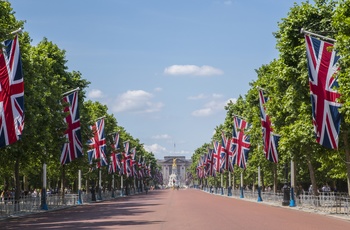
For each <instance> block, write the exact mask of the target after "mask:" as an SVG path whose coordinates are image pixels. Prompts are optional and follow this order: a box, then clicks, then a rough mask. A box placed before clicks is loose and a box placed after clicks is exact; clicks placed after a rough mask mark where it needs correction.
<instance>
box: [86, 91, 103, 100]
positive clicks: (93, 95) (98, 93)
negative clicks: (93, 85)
mask: <svg viewBox="0 0 350 230" xmlns="http://www.w3.org/2000/svg"><path fill="white" fill-rule="evenodd" d="M87 96H88V98H91V99H97V98H103V97H104V95H103V93H102V91H101V90H99V89H92V90H90V91H89V92H88V95H87Z"/></svg>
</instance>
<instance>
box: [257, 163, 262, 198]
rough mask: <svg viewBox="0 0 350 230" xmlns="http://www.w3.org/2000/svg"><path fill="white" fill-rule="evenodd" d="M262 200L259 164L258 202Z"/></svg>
mask: <svg viewBox="0 0 350 230" xmlns="http://www.w3.org/2000/svg"><path fill="white" fill-rule="evenodd" d="M261 201H263V200H262V198H261V177H260V166H258V202H261Z"/></svg>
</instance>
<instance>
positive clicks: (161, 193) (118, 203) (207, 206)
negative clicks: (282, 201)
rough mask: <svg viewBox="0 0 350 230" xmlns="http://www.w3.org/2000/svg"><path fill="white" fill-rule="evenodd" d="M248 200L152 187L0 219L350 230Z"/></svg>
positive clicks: (2, 224) (26, 223) (146, 229)
mask: <svg viewBox="0 0 350 230" xmlns="http://www.w3.org/2000/svg"><path fill="white" fill-rule="evenodd" d="M247 201H248V200H245V199H238V198H234V199H232V198H229V197H227V196H216V195H213V194H209V193H206V192H202V191H200V190H195V189H184V190H182V189H180V190H153V191H149V192H148V194H147V195H146V194H139V195H134V196H126V197H122V198H118V199H114V200H108V201H102V202H96V203H89V204H83V205H77V206H73V207H71V208H68V209H62V210H56V211H50V212H41V213H36V214H31V215H27V216H21V217H15V218H8V219H5V220H2V221H0V229H140V230H173V229H174V230H178V229H181V230H186V229H191V230H196V229H201V230H206V229H208V230H209V229H210V230H217V229H220V230H225V229H240V230H246V229H247V230H248V229H249V230H250V229H266V230H277V229H278V230H280V229H283V230H288V229H293V230H299V229H306V230H313V229H315V230H323V229H327V230H328V229H332V230H344V229H350V219H346V218H339V217H335V216H329V215H323V214H321V215H320V214H316V213H313V212H311V211H305V210H299V209H298V208H290V207H285V206H276V205H273V204H269V203H265V202H252V201H251V202H247Z"/></svg>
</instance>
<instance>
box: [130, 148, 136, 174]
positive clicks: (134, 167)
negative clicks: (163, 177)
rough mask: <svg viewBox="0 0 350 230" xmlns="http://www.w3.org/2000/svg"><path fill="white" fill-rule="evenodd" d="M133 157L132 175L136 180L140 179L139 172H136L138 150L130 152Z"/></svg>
mask: <svg viewBox="0 0 350 230" xmlns="http://www.w3.org/2000/svg"><path fill="white" fill-rule="evenodd" d="M130 156H131V162H130V163H131V174H132V175H133V176H134V177H135V178H136V177H138V172H137V170H136V166H137V160H136V148H135V147H134V148H132V149H131V151H130Z"/></svg>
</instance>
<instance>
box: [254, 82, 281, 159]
mask: <svg viewBox="0 0 350 230" xmlns="http://www.w3.org/2000/svg"><path fill="white" fill-rule="evenodd" d="M267 100H268V99H267V98H266V97H264V92H263V90H261V89H260V90H259V102H260V117H261V126H262V131H263V141H264V153H265V157H266V159H267V160H269V161H271V162H274V163H277V162H278V151H277V148H278V142H279V139H280V137H279V136H278V135H276V134H274V133H273V129H272V124H271V121H270V117H269V116H268V115H267V114H266V111H265V103H266V102H267Z"/></svg>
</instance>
